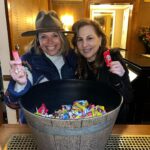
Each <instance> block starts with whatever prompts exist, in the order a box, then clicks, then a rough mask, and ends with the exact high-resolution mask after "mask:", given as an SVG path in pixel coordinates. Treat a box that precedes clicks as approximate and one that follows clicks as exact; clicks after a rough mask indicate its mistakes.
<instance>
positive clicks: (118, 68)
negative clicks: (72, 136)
mask: <svg viewBox="0 0 150 150" xmlns="http://www.w3.org/2000/svg"><path fill="white" fill-rule="evenodd" d="M109 71H110V72H112V73H114V74H117V75H118V76H120V77H122V76H123V75H124V73H125V70H124V68H123V66H122V64H121V63H120V62H119V61H112V62H111V64H110V69H109Z"/></svg>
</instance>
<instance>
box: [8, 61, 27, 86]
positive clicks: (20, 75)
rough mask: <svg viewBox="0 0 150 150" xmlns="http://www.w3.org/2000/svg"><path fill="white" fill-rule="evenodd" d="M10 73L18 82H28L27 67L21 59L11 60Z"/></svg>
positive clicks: (22, 83)
mask: <svg viewBox="0 0 150 150" xmlns="http://www.w3.org/2000/svg"><path fill="white" fill-rule="evenodd" d="M10 67H11V69H10V75H11V77H12V78H13V80H14V81H16V82H17V83H18V84H21V85H24V84H26V83H27V73H26V70H25V67H24V66H22V62H21V60H20V59H19V60H13V61H10Z"/></svg>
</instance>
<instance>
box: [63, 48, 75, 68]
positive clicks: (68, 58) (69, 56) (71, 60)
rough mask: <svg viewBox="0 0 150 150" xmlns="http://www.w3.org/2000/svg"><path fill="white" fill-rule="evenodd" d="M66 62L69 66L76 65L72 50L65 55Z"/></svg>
mask: <svg viewBox="0 0 150 150" xmlns="http://www.w3.org/2000/svg"><path fill="white" fill-rule="evenodd" d="M65 59H66V61H68V62H69V64H71V65H73V66H74V65H76V63H77V54H76V53H75V51H74V49H70V50H69V52H68V53H67V55H65Z"/></svg>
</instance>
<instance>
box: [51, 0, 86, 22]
mask: <svg viewBox="0 0 150 150" xmlns="http://www.w3.org/2000/svg"><path fill="white" fill-rule="evenodd" d="M52 8H53V9H54V10H55V11H56V12H57V13H58V15H59V17H61V16H62V15H65V14H68V13H69V14H70V15H72V16H73V17H74V21H77V20H79V19H81V18H83V17H84V5H83V2H82V1H72V2H71V1H67V2H64V1H55V0H53V1H52Z"/></svg>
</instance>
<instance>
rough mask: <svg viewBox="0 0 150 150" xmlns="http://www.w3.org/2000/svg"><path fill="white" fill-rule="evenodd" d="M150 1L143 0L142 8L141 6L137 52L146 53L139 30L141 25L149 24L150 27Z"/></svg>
mask: <svg viewBox="0 0 150 150" xmlns="http://www.w3.org/2000/svg"><path fill="white" fill-rule="evenodd" d="M149 14H150V2H144V0H141V4H140V8H139V15H138V27H137V32H136V35H135V36H136V37H137V38H136V41H137V45H136V48H137V49H136V50H135V52H136V51H137V53H144V51H145V49H144V46H143V44H142V43H141V42H140V41H139V39H138V30H139V28H140V27H141V26H149V27H150V15H149Z"/></svg>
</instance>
